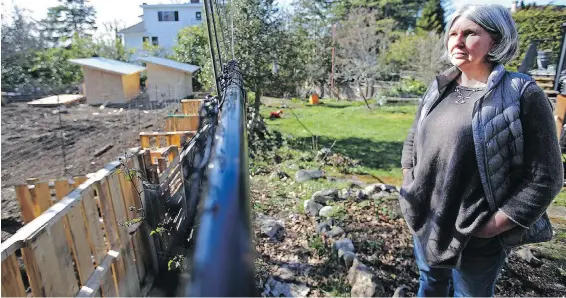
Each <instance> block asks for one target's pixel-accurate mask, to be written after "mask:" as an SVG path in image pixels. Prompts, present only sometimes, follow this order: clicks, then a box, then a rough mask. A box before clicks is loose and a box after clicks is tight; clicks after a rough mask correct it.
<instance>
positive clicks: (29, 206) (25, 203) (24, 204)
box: [16, 184, 35, 224]
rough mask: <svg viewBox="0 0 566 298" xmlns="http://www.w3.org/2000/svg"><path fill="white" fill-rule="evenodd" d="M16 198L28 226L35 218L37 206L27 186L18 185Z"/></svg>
mask: <svg viewBox="0 0 566 298" xmlns="http://www.w3.org/2000/svg"><path fill="white" fill-rule="evenodd" d="M16 198H17V199H18V202H20V210H21V212H22V218H23V222H24V223H26V224H27V223H29V222H31V221H32V220H33V219H34V218H35V206H34V204H33V201H32V199H31V194H30V192H29V189H28V186H27V184H20V185H16Z"/></svg>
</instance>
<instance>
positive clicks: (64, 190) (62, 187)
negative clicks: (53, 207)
mask: <svg viewBox="0 0 566 298" xmlns="http://www.w3.org/2000/svg"><path fill="white" fill-rule="evenodd" d="M70 192H71V185H70V184H69V180H67V179H62V180H57V181H55V201H57V202H59V201H60V200H61V199H62V198H64V197H65V196H66V195H67V194H69V193H70ZM73 209H76V208H72V209H70V210H69V211H68V212H67V215H65V216H64V217H63V219H62V220H61V222H62V224H63V227H64V229H65V237H66V238H67V245H68V246H69V249H70V250H71V252H72V255H73V259H74V260H75V264H77V265H78V264H79V262H80V260H79V258H78V252H77V251H76V246H75V244H74V243H73V236H72V235H71V227H70V224H69V216H68V215H69V214H70V212H72V211H73Z"/></svg>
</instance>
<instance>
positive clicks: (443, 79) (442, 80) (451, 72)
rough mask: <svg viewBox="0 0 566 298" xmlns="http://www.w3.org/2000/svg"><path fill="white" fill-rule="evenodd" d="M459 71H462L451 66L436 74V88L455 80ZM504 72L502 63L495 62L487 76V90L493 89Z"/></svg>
mask: <svg viewBox="0 0 566 298" xmlns="http://www.w3.org/2000/svg"><path fill="white" fill-rule="evenodd" d="M461 73H462V71H460V69H459V68H458V67H456V66H452V67H450V68H449V69H447V70H446V71H444V72H443V73H441V74H440V75H438V76H436V83H437V86H438V90H442V89H444V88H445V87H446V86H448V84H450V83H451V82H452V81H454V80H456V79H457V78H458V77H459V76H460V74H461ZM504 74H505V67H504V66H503V64H497V65H496V66H495V67H494V68H493V70H492V71H491V74H489V77H488V78H487V90H488V91H489V90H491V89H493V88H494V87H495V86H497V84H498V83H499V82H500V81H501V79H502V78H503V75H504Z"/></svg>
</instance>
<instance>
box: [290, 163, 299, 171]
mask: <svg viewBox="0 0 566 298" xmlns="http://www.w3.org/2000/svg"><path fill="white" fill-rule="evenodd" d="M289 169H291V170H298V169H299V166H298V165H297V164H296V163H293V164H290V165H289Z"/></svg>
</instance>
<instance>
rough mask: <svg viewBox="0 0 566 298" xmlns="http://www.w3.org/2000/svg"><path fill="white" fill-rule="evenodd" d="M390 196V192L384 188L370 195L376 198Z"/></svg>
mask: <svg viewBox="0 0 566 298" xmlns="http://www.w3.org/2000/svg"><path fill="white" fill-rule="evenodd" d="M388 196H390V194H389V193H388V192H386V191H383V190H382V191H380V192H376V193H374V194H372V195H371V196H370V197H371V198H372V199H374V200H375V199H381V198H385V197H388Z"/></svg>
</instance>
